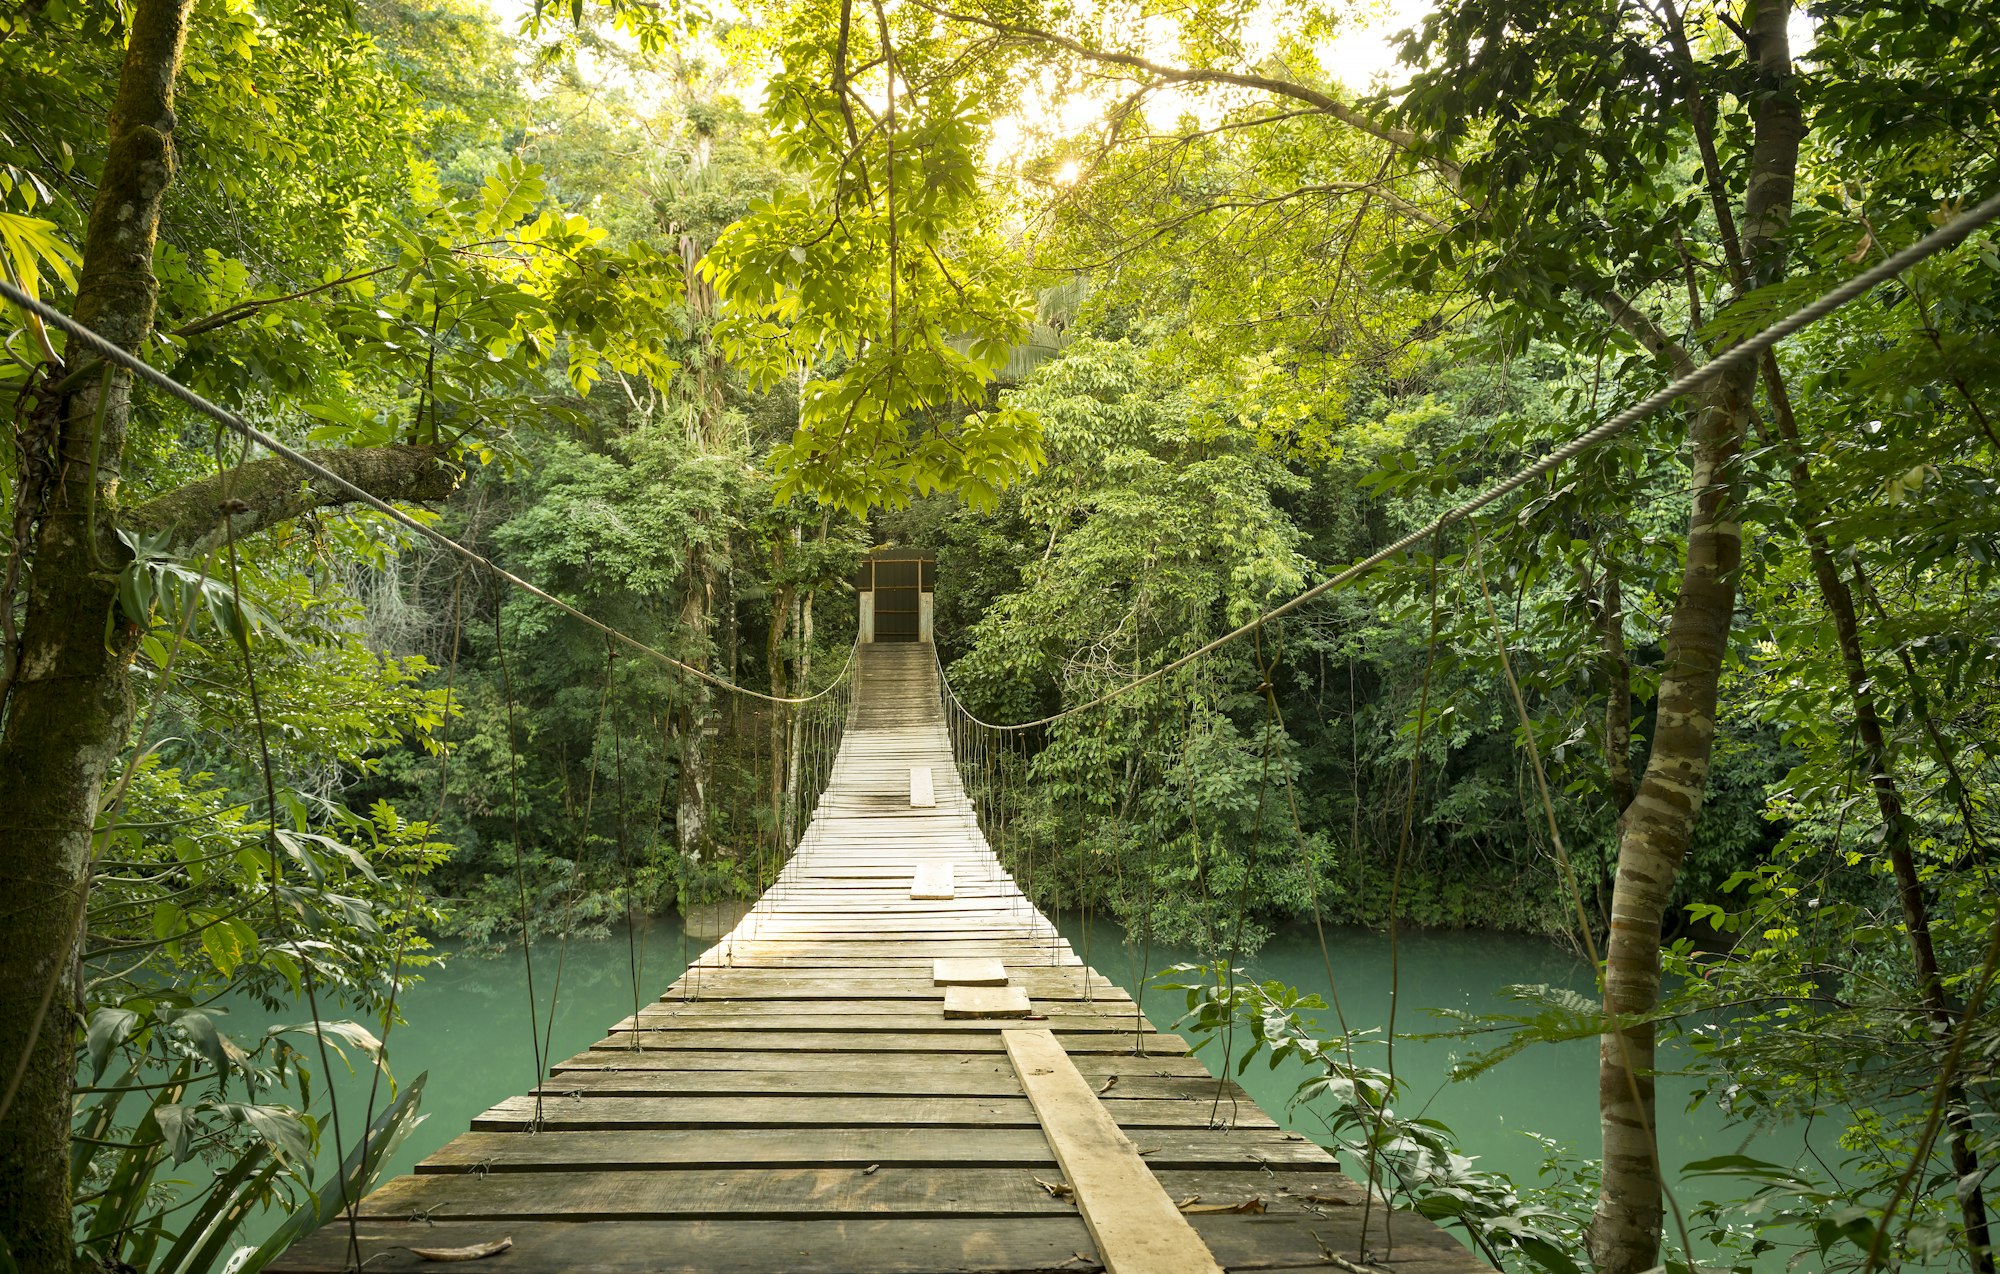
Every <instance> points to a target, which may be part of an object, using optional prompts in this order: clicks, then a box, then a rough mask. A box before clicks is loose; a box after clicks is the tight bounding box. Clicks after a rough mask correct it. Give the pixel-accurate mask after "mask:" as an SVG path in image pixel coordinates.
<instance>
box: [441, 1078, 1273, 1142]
mask: <svg viewBox="0 0 2000 1274" xmlns="http://www.w3.org/2000/svg"><path fill="white" fill-rule="evenodd" d="M1079 1082H1081V1081H1079ZM560 1091H561V1090H560V1087H557V1088H555V1089H554V1090H553V1091H552V1093H551V1095H548V1096H544V1097H542V1098H541V1102H540V1110H539V1112H538V1111H537V1109H536V1099H535V1098H534V1097H531V1096H522V1097H509V1098H506V1099H505V1100H503V1101H501V1102H500V1103H498V1104H497V1105H495V1106H493V1107H492V1108H491V1109H489V1110H487V1111H486V1113H485V1114H482V1115H479V1116H478V1117H476V1118H475V1119H473V1121H472V1127H473V1128H474V1129H475V1130H477V1131H485V1132H503V1131H505V1130H507V1129H510V1128H528V1127H532V1126H534V1125H535V1122H536V1120H537V1119H538V1118H539V1120H540V1126H541V1127H543V1128H569V1129H586V1128H660V1129H668V1128H721V1127H770V1128H809V1127H836V1128H839V1127H860V1126H864V1125H870V1124H873V1125H879V1126H882V1127H900V1128H914V1127H919V1126H922V1127H938V1128H1034V1127H1038V1126H1039V1124H1038V1121H1037V1118H1036V1115H1035V1109H1034V1107H1033V1106H1031V1105H1030V1104H1029V1103H1028V1100H1027V1099H1026V1098H1025V1097H894V1096H869V1095H849V1096H842V1097H792V1096H762V1095H747V1094H746V1095H737V1096H710V1095H697V1094H688V1095H681V1096H674V1097H636V1096H627V1095H624V1094H612V1095H599V1096H592V1092H591V1090H585V1089H581V1088H579V1089H576V1090H574V1091H573V1094H572V1095H554V1094H555V1093H559V1092H560ZM1230 1109H1231V1108H1230V1106H1229V1104H1228V1103H1224V1105H1223V1107H1222V1110H1221V1112H1220V1113H1221V1115H1222V1116H1223V1117H1224V1118H1228V1117H1229V1115H1230ZM1211 1118H1212V1106H1211V1104H1210V1103H1209V1102H1207V1101H1202V1100H1197V1099H1192V1098H1171V1097H1167V1098H1154V1097H1137V1098H1128V1099H1126V1100H1123V1101H1120V1102H1119V1103H1118V1104H1117V1122H1118V1123H1120V1124H1122V1125H1124V1126H1125V1127H1128V1128H1206V1127H1208V1126H1209V1122H1210V1119H1211ZM1229 1126H1231V1127H1236V1128H1263V1129H1270V1128H1275V1127H1276V1126H1277V1125H1276V1124H1275V1123H1273V1122H1272V1120H1271V1117H1270V1116H1269V1115H1267V1114H1265V1113H1264V1112H1263V1111H1261V1110H1259V1109H1258V1108H1257V1107H1256V1106H1254V1105H1249V1104H1244V1103H1238V1104H1237V1105H1236V1106H1235V1108H1234V1118H1233V1120H1231V1121H1230V1125H1229Z"/></svg>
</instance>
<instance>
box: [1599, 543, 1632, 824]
mask: <svg viewBox="0 0 2000 1274" xmlns="http://www.w3.org/2000/svg"><path fill="white" fill-rule="evenodd" d="M1597 638H1598V642H1599V644H1600V645H1602V646H1603V647H1604V653H1603V655H1602V657H1601V659H1600V660H1599V668H1600V670H1601V671H1602V672H1603V674H1604V773H1605V777H1606V780H1607V784H1608V787H1609V791H1608V793H1607V795H1608V797H1609V799H1610V801H1611V808H1612V809H1614V810H1616V811H1617V813H1618V816H1619V817H1620V818H1623V817H1624V816H1625V809H1626V807H1627V806H1629V805H1631V804H1632V797H1633V794H1634V792H1633V786H1632V661H1631V659H1630V658H1629V657H1628V656H1627V654H1626V652H1625V600H1624V597H1623V595H1622V593H1621V592H1620V589H1619V585H1618V570H1617V568H1616V567H1612V566H1607V567H1605V568H1604V588H1603V590H1602V591H1601V592H1600V593H1599V594H1598V607H1597Z"/></svg>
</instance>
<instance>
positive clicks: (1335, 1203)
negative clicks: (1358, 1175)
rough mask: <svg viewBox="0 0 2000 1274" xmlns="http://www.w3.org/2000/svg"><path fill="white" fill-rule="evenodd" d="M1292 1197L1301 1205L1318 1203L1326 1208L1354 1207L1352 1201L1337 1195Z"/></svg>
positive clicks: (1296, 1195) (1300, 1195)
mask: <svg viewBox="0 0 2000 1274" xmlns="http://www.w3.org/2000/svg"><path fill="white" fill-rule="evenodd" d="M1292 1197H1293V1198H1294V1199H1297V1200H1299V1201H1300V1202H1301V1203H1318V1204H1321V1205H1324V1206H1327V1207H1335V1208H1351V1207H1354V1206H1356V1204H1355V1201H1354V1200H1353V1199H1343V1198H1341V1197H1340V1196H1339V1195H1337V1194H1295V1195H1293V1196H1292Z"/></svg>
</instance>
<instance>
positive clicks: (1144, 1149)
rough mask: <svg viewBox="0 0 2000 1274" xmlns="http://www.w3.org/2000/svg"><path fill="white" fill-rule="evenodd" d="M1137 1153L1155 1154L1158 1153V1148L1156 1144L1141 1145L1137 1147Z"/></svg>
mask: <svg viewBox="0 0 2000 1274" xmlns="http://www.w3.org/2000/svg"><path fill="white" fill-rule="evenodd" d="M1139 1153H1140V1154H1142V1155H1156V1154H1159V1153H1160V1148H1159V1147H1158V1146H1142V1147H1140V1148H1139Z"/></svg>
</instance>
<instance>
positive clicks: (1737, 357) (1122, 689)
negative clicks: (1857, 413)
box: [0, 194, 2000, 730]
mask: <svg viewBox="0 0 2000 1274" xmlns="http://www.w3.org/2000/svg"><path fill="white" fill-rule="evenodd" d="M1995 220H2000V194H1996V195H1993V196H1991V197H1990V198H1988V199H1986V200H1985V201H1984V202H1983V203H1980V204H1977V205H1975V206H1974V207H1972V208H1970V209H1968V210H1967V211H1966V212H1965V213H1964V214H1962V215H1961V216H1959V217H1958V218H1957V219H1955V220H1953V221H1951V222H1949V223H1948V224H1946V225H1943V226H1940V227H1939V228H1938V229H1936V230H1933V231H1932V232H1931V233H1930V234H1927V235H1925V236H1924V237H1923V238H1921V239H1919V240H1917V241H1916V242H1915V243H1913V244H1911V245H1910V246H1909V247H1907V248H1904V249H1903V250H1902V251H1900V252H1897V253H1895V254H1893V255H1891V256H1888V257H1885V258H1884V259H1883V260H1882V261H1881V262H1879V263H1878V264H1876V265H1874V266H1872V267H1870V268H1869V269H1867V270H1863V271H1862V272H1861V273H1860V274H1857V275H1855V276H1853V277H1852V278H1850V279H1848V280H1847V281H1846V282H1844V283H1841V284H1838V285H1837V286H1835V287H1833V288H1830V289H1829V290H1827V291H1826V292H1823V293H1821V294H1820V296H1819V297H1818V298H1817V299H1815V300H1813V301H1811V302H1809V303H1808V304H1806V305H1803V306H1801V307H1799V308H1798V309H1796V310H1794V311H1792V312H1791V313H1790V314H1787V315H1786V316H1785V317H1784V318H1781V319H1779V320H1778V321H1777V322H1775V323H1772V324H1770V325H1769V326H1768V327H1765V328H1763V329H1761V330H1760V331H1758V332H1756V333H1755V334H1753V335H1751V336H1749V337H1746V338H1745V339H1744V340H1743V342H1742V343H1741V344H1738V345H1733V346H1731V347H1730V348H1729V349H1727V350H1725V351H1723V352H1722V353H1720V354H1718V355H1716V356H1715V357H1714V358H1711V359H1709V360H1708V361H1707V362H1706V363H1703V364H1702V365H1701V366H1699V367H1696V368H1694V369H1693V370H1691V371H1688V372H1686V373H1685V374H1683V375H1681V376H1678V377H1676V378H1675V379H1674V380H1672V381H1670V382H1668V384H1667V385H1666V386H1664V387H1663V388H1661V389H1659V390H1656V391H1655V392H1653V393H1651V394H1648V395H1647V396H1646V397H1645V398H1642V399H1640V400H1639V401H1638V402H1636V403H1634V404H1633V405H1632V406H1630V407H1627V408H1626V409H1625V410H1624V411H1621V412H1619V413H1618V414H1617V415H1615V416H1613V417H1611V419H1609V420H1607V421H1605V422H1603V423H1602V424H1600V425H1597V426H1595V427H1594V428H1592V429H1589V430H1587V431H1585V432H1584V433H1582V434H1579V435H1578V436H1576V437H1575V438H1572V439H1570V440H1569V441H1568V442H1566V443H1564V444H1563V445H1562V446H1560V447H1557V448H1556V449H1555V450H1554V451H1551V452H1550V453H1549V454H1548V455H1546V456H1543V457H1542V458H1541V459H1540V460H1537V461H1535V462H1534V463H1533V464H1531V465H1528V466H1526V467H1525V468H1522V469H1520V470H1517V471H1516V472H1515V473H1514V474H1513V475H1512V476H1510V477H1508V478H1505V479H1503V480H1502V481H1500V482H1497V483H1495V484H1493V485H1492V486H1490V487H1488V488H1486V489H1485V490H1484V491H1481V492H1480V493H1479V494H1478V495H1476V496H1473V497H1472V498H1471V499H1469V500H1467V501H1465V502H1464V503H1462V504H1459V505H1457V506H1455V507H1453V508H1451V509H1448V510H1446V511H1445V512H1444V513H1442V514H1440V515H1439V516H1438V517H1436V518H1434V519H1432V520H1431V521H1430V522H1428V523H1426V524H1424V525H1423V526H1420V527H1418V528H1417V529H1416V530H1414V531H1411V532H1410V533H1409V534H1407V535H1405V536H1403V537H1402V538H1401V539H1399V540H1397V541H1395V542H1394V543H1393V544H1390V545H1387V546H1386V547H1383V548H1380V549H1377V550H1376V551H1375V552H1373V553H1370V554H1369V555H1368V556H1367V557H1364V558H1362V559H1361V560H1360V561H1358V562H1356V563H1354V564H1353V565H1352V566H1349V567H1347V568H1346V569H1345V570H1343V571H1341V572H1340V573H1339V574H1337V575H1334V576H1332V577H1331V578H1329V579H1325V580H1322V581H1321V582H1320V583H1318V584H1315V585H1313V586H1312V587H1311V588H1309V589H1306V590H1305V591H1304V592H1302V593H1299V594H1297V595H1296V596H1294V597H1292V598H1291V599H1290V600H1288V601H1285V602H1281V603H1279V604H1278V605H1276V606H1274V607H1272V608H1271V609H1270V610H1267V611H1265V612H1264V613H1263V614H1261V615H1259V616H1257V617H1256V618H1255V619H1252V620H1250V621H1248V622H1247V623H1245V624H1243V625H1242V626H1240V627H1238V628H1234V629H1231V630H1230V631H1229V632H1226V633H1224V634H1223V635H1222V636H1220V637H1217V638H1216V639H1215V640H1214V641H1211V642H1208V643H1207V644H1205V645H1202V646H1198V647H1196V648H1195V649H1193V650H1191V651H1189V652H1188V653H1187V654H1185V655H1182V656H1181V657H1180V658H1178V659H1175V660H1173V661H1172V662H1170V663H1165V664H1161V665H1160V666H1159V667H1158V668H1155V669H1153V670H1152V671H1150V672H1148V673H1146V674H1145V675H1144V676H1141V677H1137V678H1134V679H1133V680H1131V681H1128V682H1126V683H1124V684H1123V685H1120V686H1116V687H1113V688H1112V689H1110V690H1107V691H1105V692H1104V693H1103V694H1101V695H1098V696H1097V697H1096V698H1094V699H1089V700H1086V701H1084V702H1083V703H1079V704H1076V705H1074V706H1072V707H1068V708H1064V709H1062V710H1061V711H1060V712H1053V713H1050V714H1049V715H1048V716H1045V717H1037V718H1036V719H1035V720H1033V721H1020V722H1015V723H1012V724H1001V723H997V722H991V721H980V720H979V719H978V718H977V717H975V718H973V720H974V721H975V722H976V723H977V724H979V725H983V726H985V727H986V728H988V729H990V730H1027V729H1032V728H1033V727H1035V726H1044V725H1048V724H1050V723H1052V722H1055V721H1060V720H1062V719H1063V718H1065V717H1069V716H1074V715H1075V714H1077V713H1079V712H1085V711H1088V710H1089V709H1091V708H1095V707H1099V706H1100V705H1103V704H1106V703H1109V702H1110V701H1111V700H1113V699H1116V698H1118V697H1119V696H1121V695H1125V694H1129V693H1130V692H1132V691H1134V690H1137V689H1138V688H1139V687H1140V686H1143V685H1146V684H1147V683H1149V682H1153V681H1157V680H1159V679H1160V678H1161V677H1164V676H1166V675H1167V674H1168V673H1171V672H1175V671H1178V670H1179V669H1182V668H1185V667H1187V666H1188V665H1189V664H1191V663H1193V662H1195V661H1196V660H1198V659H1200V658H1202V657H1203V656H1205V655H1209V654H1213V653H1214V652H1215V651H1218V650H1220V649H1222V648H1223V647H1224V646H1227V645H1229V644H1231V643H1232V642H1235V641H1238V640H1240V639H1241V638H1244V637H1247V636H1249V635H1250V634H1251V633H1253V632H1255V631H1256V630H1257V629H1258V628H1259V627H1261V626H1262V625H1264V624H1266V623H1269V622H1270V621H1271V620H1274V619H1278V618H1281V617H1283V616H1285V615H1289V614H1291V613H1292V612H1293V611H1295V610H1297V609H1299V607H1301V606H1304V605H1305V604H1306V603H1307V602H1310V601H1312V600H1313V599H1314V598H1316V597H1319V596H1321V595H1323V594H1325V593H1327V592H1329V591H1331V590H1333V589H1335V588H1338V587H1340V586H1341V585H1342V584H1346V583H1349V582H1351V581H1353V580H1355V579H1358V578H1360V577H1361V576H1362V575H1365V574H1367V573H1368V572H1369V571H1371V570H1373V569H1375V568H1376V567H1377V566H1380V565H1381V564H1382V563H1384V562H1386V561H1388V560H1389V559H1390V558H1393V557H1395V556H1397V555H1398V554H1400V553H1403V552H1405V551H1406V550H1408V549H1411V548H1414V547H1416V546H1417V545H1419V544H1421V543H1423V542H1424V541H1425V540H1428V539H1431V538H1433V537H1434V536H1436V535H1437V534H1438V533H1439V532H1440V531H1443V530H1444V529H1445V528H1447V527H1449V526H1452V525H1454V524H1456V523H1459V522H1463V521H1465V520H1466V519H1467V518H1469V517H1471V516H1472V515H1473V514H1474V513H1477V512H1478V511H1479V510H1481V509H1483V508H1485V507H1486V506H1487V505H1489V504H1493V503H1494V502H1496V501H1498V500H1501V499H1504V498H1505V497H1507V496H1509V495H1512V494H1513V493H1514V492H1516V491H1518V490H1520V489H1521V488H1522V487H1525V486H1527V485H1528V484H1529V483H1531V482H1533V481H1535V480H1536V479H1537V478H1543V477H1547V476H1548V475H1549V474H1551V473H1554V472H1555V471H1556V470H1557V469H1560V468H1561V467H1562V466H1563V465H1565V464H1567V463H1569V462H1570V461H1571V460H1574V459H1575V458H1576V457H1577V456H1579V455H1582V454H1583V453H1584V452H1586V451H1588V450H1590V449H1591V448H1592V447H1595V446H1597V445H1598V444H1599V443H1601V442H1606V441H1609V440H1610V439H1612V438H1615V437H1617V436H1618V435H1620V434H1622V433H1624V432H1625V431H1627V430H1628V429H1630V428H1632V427H1633V426H1634V425H1636V424H1639V423H1640V422H1641V421H1643V420H1645V419H1646V418H1647V417H1649V416H1651V415H1652V414H1653V413H1654V412H1657V411H1659V410H1660V409H1661V408H1663V407H1666V406H1668V405H1670V404H1671V403H1673V401H1674V400H1675V399H1677V398H1680V397H1682V396H1683V395H1685V394H1687V393H1689V392H1691V391H1693V390H1696V389H1699V388H1701V387H1702V386H1703V385H1705V384H1707V383H1708V382H1709V381H1711V380H1714V379H1715V378H1716V377H1718V376H1721V375H1723V374H1724V373H1726V372H1730V371H1734V370H1737V369H1739V368H1741V367H1743V366H1744V365H1746V364H1749V363H1753V362H1754V361H1755V360H1757V359H1758V358H1759V357H1761V356H1762V355H1763V354H1764V352H1765V351H1767V350H1769V349H1771V348H1773V347H1774V346H1776V345H1777V344H1778V342H1780V341H1782V340H1784V339H1785V338H1786V337H1788V336H1791V335H1793V334H1794V333H1796V332H1799V331H1800V330H1802V329H1804V328H1807V327H1810V326H1812V325H1813V324H1814V323H1817V322H1819V321H1820V320H1821V319H1823V318H1825V317H1827V316H1828V315H1830V314H1832V313H1833V312H1834V311H1836V310H1838V309H1840V308H1841V307H1843V306H1845V305H1847V304H1848V303H1849V302H1852V301H1855V300H1858V299H1859V298H1860V297H1862V296H1865V295H1866V294H1867V293H1869V292H1870V291H1873V290H1874V289H1875V287H1876V286H1877V285H1879V284H1882V283H1885V282H1887V281H1888V280H1890V279H1892V278H1894V277H1896V276H1897V275H1899V274H1901V273H1902V272H1903V271H1905V270H1907V269H1909V268H1910V267H1911V266H1913V265H1917V264H1919V263H1920V262H1923V261H1925V260H1928V259H1929V258H1931V257H1934V256H1936V255H1937V254H1938V253H1940V252H1944V251H1946V250H1948V249H1951V248H1955V247H1957V246H1958V245H1959V244H1961V243H1963V242H1965V240H1967V239H1969V238H1971V237H1972V235H1973V233H1974V232H1975V231H1977V230H1979V229H1981V228H1982V227H1984V226H1987V225H1990V224H1991V223H1992V222H1994V221H1995ZM0 286H4V285H0ZM6 291H8V292H9V293H11V292H12V289H6Z"/></svg>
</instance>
